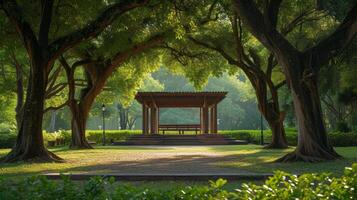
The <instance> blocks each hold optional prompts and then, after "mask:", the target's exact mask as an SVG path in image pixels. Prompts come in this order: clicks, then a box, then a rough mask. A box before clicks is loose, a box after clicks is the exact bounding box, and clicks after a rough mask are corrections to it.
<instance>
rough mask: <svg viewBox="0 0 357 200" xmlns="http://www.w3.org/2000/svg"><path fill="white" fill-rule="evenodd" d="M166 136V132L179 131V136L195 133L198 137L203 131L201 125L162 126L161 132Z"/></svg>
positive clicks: (160, 126)
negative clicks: (185, 133)
mask: <svg viewBox="0 0 357 200" xmlns="http://www.w3.org/2000/svg"><path fill="white" fill-rule="evenodd" d="M160 131H162V134H164V135H165V131H178V132H179V134H184V132H185V131H195V133H196V135H197V132H198V131H201V125H200V124H160V125H159V132H160Z"/></svg>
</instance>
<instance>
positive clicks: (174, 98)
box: [135, 92, 227, 134]
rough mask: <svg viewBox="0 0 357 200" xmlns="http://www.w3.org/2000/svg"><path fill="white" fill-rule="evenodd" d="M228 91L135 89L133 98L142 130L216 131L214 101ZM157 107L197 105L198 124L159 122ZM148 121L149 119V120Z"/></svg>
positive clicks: (206, 132) (152, 132)
mask: <svg viewBox="0 0 357 200" xmlns="http://www.w3.org/2000/svg"><path fill="white" fill-rule="evenodd" d="M226 95H227V92H138V93H137V94H136V96H135V99H136V100H137V101H138V102H139V103H140V104H141V105H142V131H143V132H142V133H143V134H159V132H160V131H162V132H163V133H165V131H170V130H175V131H179V134H181V133H182V134H183V132H184V131H194V132H196V134H197V132H199V133H202V134H209V133H213V134H215V133H217V125H218V124H217V104H218V103H219V102H220V101H222V100H223V99H224V98H225V97H226ZM160 108H199V110H200V124H160V122H159V113H160ZM149 122H150V123H149Z"/></svg>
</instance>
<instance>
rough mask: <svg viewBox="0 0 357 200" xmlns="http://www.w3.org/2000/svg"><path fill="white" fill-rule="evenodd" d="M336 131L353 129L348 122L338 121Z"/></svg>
mask: <svg viewBox="0 0 357 200" xmlns="http://www.w3.org/2000/svg"><path fill="white" fill-rule="evenodd" d="M336 131H338V132H344V133H347V132H350V131H351V129H350V127H348V124H347V123H346V122H343V121H340V122H337V128H336Z"/></svg>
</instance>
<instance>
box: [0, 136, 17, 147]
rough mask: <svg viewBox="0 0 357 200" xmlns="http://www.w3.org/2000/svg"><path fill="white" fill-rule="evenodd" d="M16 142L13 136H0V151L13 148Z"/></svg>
mask: <svg viewBox="0 0 357 200" xmlns="http://www.w3.org/2000/svg"><path fill="white" fill-rule="evenodd" d="M15 141H16V135H15V134H12V133H11V134H0V149H2V148H4V149H5V148H11V147H13V146H14V144H15Z"/></svg>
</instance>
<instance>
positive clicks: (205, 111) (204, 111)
mask: <svg viewBox="0 0 357 200" xmlns="http://www.w3.org/2000/svg"><path fill="white" fill-rule="evenodd" d="M201 109H202V112H201V130H202V133H209V131H208V128H209V119H208V118H209V116H208V107H207V106H203V107H202V108H201Z"/></svg>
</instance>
